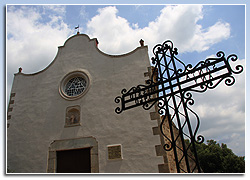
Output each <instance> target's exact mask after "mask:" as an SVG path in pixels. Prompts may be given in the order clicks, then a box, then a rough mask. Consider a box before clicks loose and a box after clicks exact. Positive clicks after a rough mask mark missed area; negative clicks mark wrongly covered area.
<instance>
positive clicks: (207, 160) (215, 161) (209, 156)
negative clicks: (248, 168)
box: [187, 140, 245, 173]
mask: <svg viewBox="0 0 250 180" xmlns="http://www.w3.org/2000/svg"><path fill="white" fill-rule="evenodd" d="M187 143H189V142H187ZM196 150H197V154H198V158H199V161H200V166H201V168H202V170H203V172H204V173H244V172H245V157H244V156H237V155H235V154H234V153H233V151H232V150H231V149H229V148H228V147H227V145H226V144H223V143H222V144H221V145H220V144H219V143H217V142H216V141H215V140H207V144H205V143H201V144H196ZM191 151H192V149H191Z"/></svg>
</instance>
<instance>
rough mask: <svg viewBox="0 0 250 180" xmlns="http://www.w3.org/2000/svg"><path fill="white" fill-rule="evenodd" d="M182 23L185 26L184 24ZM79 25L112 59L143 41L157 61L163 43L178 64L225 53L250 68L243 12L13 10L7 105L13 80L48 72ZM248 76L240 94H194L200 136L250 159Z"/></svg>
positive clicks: (226, 8) (240, 82)
mask: <svg viewBox="0 0 250 180" xmlns="http://www.w3.org/2000/svg"><path fill="white" fill-rule="evenodd" d="M75 2H76V3H79V2H77V1H75ZM178 2H180V1H177V2H176V1H175V3H178ZM193 2H198V1H193ZM199 2H200V1H199ZM230 2H231V1H227V3H230ZM232 2H234V3H235V2H238V1H232ZM6 3H9V2H7V1H6ZM13 3H19V2H17V1H13ZM29 3H30V2H29ZM62 3H63V1H62ZM64 3H66V2H64ZM92 3H95V2H92ZM128 3H129V2H128ZM143 3H147V2H145V1H144V2H143ZM151 3H152V2H151ZM200 3H201V2H200ZM211 3H212V1H211ZM216 3H218V1H217V2H216ZM241 3H243V2H241ZM170 12H172V13H170ZM183 12H186V13H183ZM107 17H109V18H108V19H107ZM176 17H178V18H179V19H177V20H176ZM18 18H19V19H18ZM164 18H165V19H164ZM166 18H167V19H166ZM20 22H22V23H20ZM186 22H190V23H186ZM78 24H79V25H80V32H81V33H87V34H88V35H89V36H90V37H91V38H93V37H96V38H97V39H98V40H99V43H100V44H99V48H100V49H101V50H102V51H104V52H106V53H108V54H123V53H127V52H129V51H132V50H133V49H135V48H136V47H137V46H139V43H138V41H139V40H140V38H142V39H144V41H145V44H146V45H148V47H149V55H150V56H152V54H151V51H152V48H153V46H154V45H155V44H157V43H162V42H163V41H165V40H167V39H171V40H173V42H174V45H175V46H176V47H177V48H178V49H179V55H178V58H179V59H181V60H182V61H183V62H184V63H186V64H188V63H191V64H193V65H195V64H196V63H197V62H198V61H200V60H204V59H205V58H207V57H210V56H212V55H215V54H216V53H217V52H218V51H219V50H223V51H224V52H225V53H226V55H229V54H232V53H235V54H237V55H238V58H239V60H240V62H241V63H243V65H244V64H245V39H246V37H245V6H243V5H203V6H200V5H196V6H193V7H191V6H190V7H189V6H164V5H134V6H128V5H115V6H114V5H87V6H79V5H74V6H72V5H71V6H59V7H57V6H44V7H43V6H25V7H21V6H13V7H12V6H8V8H7V21H6V25H7V29H6V32H7V39H6V42H7V46H6V50H7V57H8V58H7V60H6V94H7V95H6V96H7V99H8V96H9V92H10V88H11V83H12V80H13V74H14V73H16V72H17V70H18V68H19V67H20V66H21V67H22V68H23V72H24V73H27V74H29V73H34V72H37V71H40V70H42V69H44V68H45V67H46V66H47V65H48V64H49V63H50V62H51V61H52V60H53V58H54V57H55V54H56V52H57V47H58V46H61V45H63V43H64V42H65V40H66V39H67V38H68V37H70V36H72V35H74V34H75V33H76V30H75V29H74V27H75V26H77V25H78ZM114 27H115V28H114ZM119 28H121V30H120V31H121V32H120V31H119ZM119 32H120V33H119ZM114 34H117V35H114ZM111 35H112V36H111ZM121 37H122V38H121ZM110 39H112V40H110ZM4 46H5V45H4ZM4 46H3V47H4ZM31 48H32V49H33V50H34V51H33V52H31V51H30V49H31ZM2 49H3V48H2ZM35 49H37V50H35ZM41 51H43V52H46V53H41ZM4 59H5V58H4ZM244 76H245V74H244V73H243V74H242V75H239V76H237V77H236V83H235V85H234V86H233V87H230V88H228V87H226V86H225V84H224V83H221V84H220V86H219V87H218V88H216V90H214V91H209V92H206V93H204V94H202V95H199V94H194V93H193V95H194V98H195V105H194V107H193V109H194V110H195V112H197V113H198V114H199V116H200V118H201V127H200V131H199V132H200V134H203V135H204V136H205V138H206V140H208V139H214V140H216V141H218V142H219V143H226V144H228V146H229V148H231V149H232V150H233V151H234V152H235V153H236V154H237V155H245V150H244V149H245V143H244V142H245V133H244V130H245V129H244V128H245V95H244V94H245V78H244ZM228 97H229V98H228Z"/></svg>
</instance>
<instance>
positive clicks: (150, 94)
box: [115, 40, 243, 172]
mask: <svg viewBox="0 0 250 180" xmlns="http://www.w3.org/2000/svg"><path fill="white" fill-rule="evenodd" d="M153 53H154V57H153V58H152V64H154V65H155V66H154V68H153V70H152V75H151V79H149V80H147V84H146V85H137V86H135V87H132V88H130V89H129V90H128V91H127V90H126V89H123V90H122V91H121V94H122V95H121V96H117V97H116V98H115V102H116V103H120V104H121V107H117V108H116V109H115V112H116V113H117V114H120V113H121V112H122V111H125V110H128V109H131V108H134V107H137V106H142V107H143V108H144V109H145V110H148V109H150V108H151V107H152V106H154V105H155V104H156V103H157V106H158V113H159V114H160V115H162V117H163V119H162V121H161V125H160V130H161V133H162V135H163V136H164V137H165V139H166V141H167V143H166V144H165V145H164V149H165V150H166V151H170V150H173V153H174V156H175V161H176V169H177V172H182V171H183V172H194V171H195V170H197V171H198V172H201V168H200V166H199V161H198V156H197V153H196V148H195V143H202V142H203V141H204V137H203V136H201V135H197V133H198V129H199V125H200V121H199V117H198V115H197V114H196V113H195V112H194V111H193V110H191V109H190V107H189V105H193V104H194V100H193V98H192V94H191V92H192V91H194V92H200V93H202V92H205V91H206V90H207V89H214V88H215V87H217V86H218V84H219V83H220V82H222V81H223V80H225V84H226V85H227V86H231V85H233V84H234V83H235V78H234V77H233V76H232V74H239V73H241V72H242V71H243V67H242V66H241V65H237V66H236V67H235V70H234V69H232V68H231V66H230V62H229V61H232V62H234V61H237V59H238V58H237V56H236V55H235V54H231V55H229V56H228V57H227V58H226V57H225V54H224V52H222V51H219V52H218V53H217V54H216V56H217V57H215V58H208V59H206V60H204V61H200V62H199V63H198V64H197V65H195V66H194V67H193V66H192V65H191V64H188V65H185V64H184V63H183V62H182V61H181V60H179V59H178V58H177V57H176V55H178V51H177V48H174V47H173V43H172V42H171V41H170V40H168V41H165V42H164V43H163V44H158V45H156V46H155V47H154V48H153ZM194 120H196V121H194ZM166 123H167V124H168V126H169V129H170V137H169V135H167V134H166V132H164V130H163V126H164V125H165V124H166ZM193 126H194V128H193ZM175 129H177V130H175ZM174 131H176V132H178V133H177V135H175V134H176V133H174ZM185 139H189V140H190V141H191V143H190V144H189V145H187V144H186V143H185ZM177 140H180V142H181V145H177V143H176V142H177ZM191 147H192V149H193V153H194V157H193V156H190V155H189V153H188V151H190V148H191ZM177 151H181V154H182V155H181V156H180V155H178V153H177ZM191 161H193V162H194V164H195V165H193V166H191V165H190V162H191ZM183 163H184V164H185V166H186V167H185V168H183V166H182V164H183Z"/></svg>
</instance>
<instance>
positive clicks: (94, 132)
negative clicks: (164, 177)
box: [6, 34, 175, 173]
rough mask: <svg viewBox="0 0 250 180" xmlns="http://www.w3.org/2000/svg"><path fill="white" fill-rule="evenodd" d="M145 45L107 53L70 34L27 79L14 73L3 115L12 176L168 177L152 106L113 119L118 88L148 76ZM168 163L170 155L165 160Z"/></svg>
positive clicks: (92, 41) (169, 169) (83, 37)
mask: <svg viewBox="0 0 250 180" xmlns="http://www.w3.org/2000/svg"><path fill="white" fill-rule="evenodd" d="M151 68H152V67H151V66H150V62H149V57H148V48H147V46H144V45H143V44H141V46H140V47H137V48H136V49H135V50H133V51H132V52H130V53H127V54H123V55H108V54H105V53H103V52H101V51H100V50H99V49H98V41H97V39H95V38H94V39H90V38H89V37H88V36H87V35H84V34H77V35H74V36H72V37H70V38H69V39H67V40H66V42H65V44H64V45H63V46H61V47H59V49H58V53H57V55H56V57H55V59H54V60H53V61H52V63H51V64H50V65H48V66H47V67H46V68H45V69H44V70H42V71H40V72H37V73H34V74H24V73H22V70H21V69H19V72H18V73H16V74H15V77H14V81H13V85H12V90H11V95H10V102H9V107H8V112H7V119H8V120H7V127H8V128H7V159H6V160H7V166H8V168H10V169H11V170H13V171H14V172H15V173H165V172H175V170H174V168H173V167H171V164H173V166H174V162H172V160H173V159H172V160H168V157H167V155H166V152H164V151H163V148H162V145H161V144H162V143H164V142H163V141H164V140H163V137H162V136H161V135H160V132H159V128H158V126H159V123H160V117H159V115H158V114H157V109H155V108H152V109H151V110H150V111H145V110H144V109H143V108H140V107H139V108H134V109H131V110H129V111H128V112H126V113H122V114H116V113H115V111H114V110H115V108H116V106H117V104H116V103H115V102H114V99H115V97H116V96H117V95H119V94H120V92H121V90H122V89H123V88H130V87H132V86H135V85H137V84H145V80H147V79H149V78H150V75H151ZM169 158H170V157H169Z"/></svg>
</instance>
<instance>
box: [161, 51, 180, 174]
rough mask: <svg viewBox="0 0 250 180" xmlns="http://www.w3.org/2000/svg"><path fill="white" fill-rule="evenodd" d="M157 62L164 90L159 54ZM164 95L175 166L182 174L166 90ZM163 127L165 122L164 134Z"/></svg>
mask: <svg viewBox="0 0 250 180" xmlns="http://www.w3.org/2000/svg"><path fill="white" fill-rule="evenodd" d="M163 55H164V58H165V52H164V50H163ZM157 60H158V69H159V74H160V79H161V82H162V83H161V86H162V89H164V83H163V74H162V71H161V65H160V59H159V56H158V53H157ZM162 93H163V98H164V105H165V107H166V108H165V110H166V112H165V113H167V118H168V119H167V121H168V123H169V129H170V134H171V139H172V142H171V147H172V148H173V151H174V156H175V164H176V169H177V172H178V173H180V167H179V162H178V156H177V151H176V144H175V139H174V133H173V127H172V123H171V121H170V112H169V109H168V100H167V98H166V97H167V96H166V92H165V90H164V91H163V92H162ZM165 118H166V114H165V115H164V119H163V120H165ZM163 120H162V121H163ZM162 125H163V122H162V123H161V126H160V129H161V132H162V133H163V128H162ZM163 134H164V133H163Z"/></svg>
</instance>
